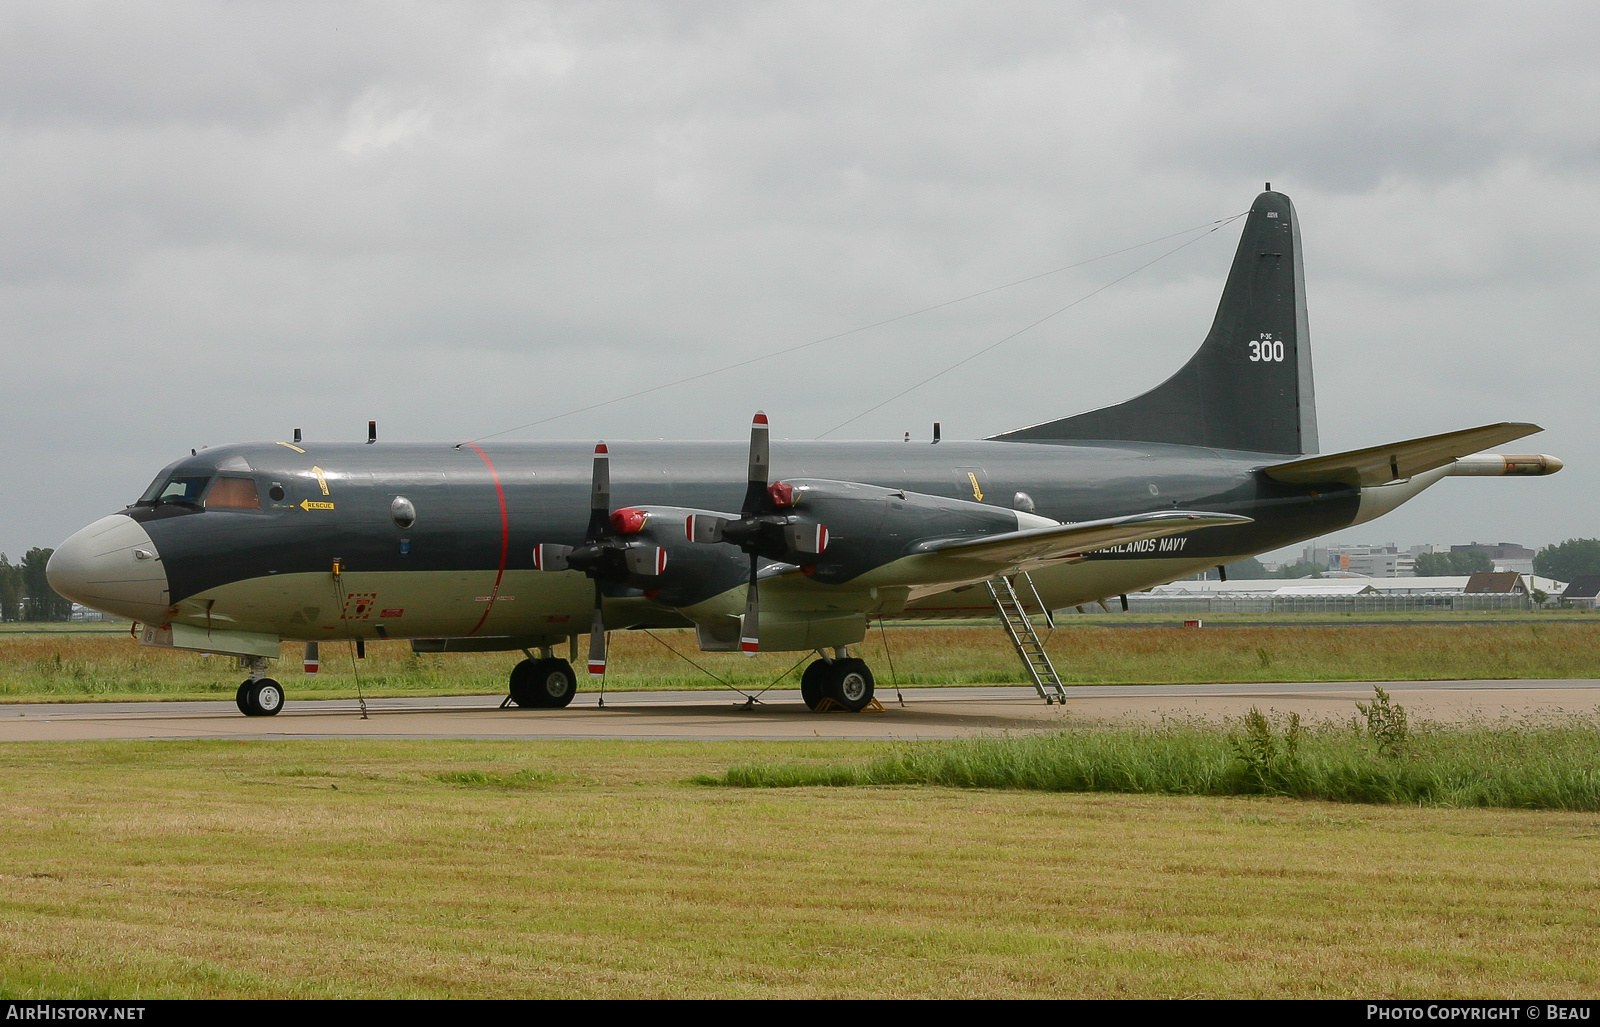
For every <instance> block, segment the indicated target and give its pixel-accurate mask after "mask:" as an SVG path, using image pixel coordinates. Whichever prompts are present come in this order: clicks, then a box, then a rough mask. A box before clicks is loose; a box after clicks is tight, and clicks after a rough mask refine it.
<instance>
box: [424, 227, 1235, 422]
mask: <svg viewBox="0 0 1600 1027" xmlns="http://www.w3.org/2000/svg"><path fill="white" fill-rule="evenodd" d="M1245 213H1249V212H1248V211H1246V212H1245ZM1243 216H1244V215H1243V214H1235V215H1233V217H1228V218H1223V219H1222V220H1220V221H1208V222H1206V223H1205V224H1203V225H1195V226H1194V227H1193V228H1185V229H1184V230H1182V231H1181V232H1171V233H1168V234H1167V235H1162V236H1157V237H1156V238H1154V239H1146V240H1145V241H1144V242H1141V243H1134V244H1133V245H1132V246H1124V247H1122V248H1121V249H1120V250H1112V251H1111V252H1110V253H1102V254H1100V255H1099V256H1097V257H1089V258H1088V259H1086V260H1080V261H1077V262H1076V263H1072V264H1065V265H1063V266H1061V267H1058V268H1052V269H1050V270H1049V271H1041V272H1039V273H1038V274H1035V275H1029V276H1028V277H1026V278H1018V279H1017V280H1016V281H1014V282H1006V283H1005V284H1004V285H994V286H990V287H989V288H987V289H980V290H978V291H977V292H971V293H967V294H966V295H965V296H957V297H956V298H955V299H950V300H944V301H943V302H940V303H935V304H933V305H931V306H927V307H919V308H918V309H916V310H911V311H907V312H906V313H904V314H896V315H895V316H894V317H886V318H884V319H883V320H881V321H874V322H872V323H871V324H865V325H861V326H859V327H856V328H851V329H849V330H848V331H843V332H837V333H835V334H833V335H825V336H823V337H822V338H820V339H812V340H811V341H810V342H802V343H800V344H798V345H795V346H789V347H787V348H785V349H779V350H773V351H772V352H771V353H764V354H762V355H761V356H759V357H748V358H746V359H744V360H738V361H735V362H734V363H731V364H724V365H722V366H721V367H714V368H712V369H711V370H709V371H702V372H700V373H699V374H692V375H689V376H688V377H687V378H678V379H675V380H673V381H670V382H664V383H662V384H660V385H652V386H651V387H650V388H648V389H640V390H639V391H637V392H630V393H628V394H626V395H623V396H614V397H612V398H611V399H603V400H601V401H600V402H598V403H590V404H588V405H586V406H581V407H574V408H572V409H571V410H564V411H562V412H561V413H559V414H551V415H550V416H549V417H541V418H539V419H538V420H537V421H529V422H528V423H527V424H519V425H517V426H516V427H515V428H505V429H502V430H501V431H497V432H490V433H489V434H487V435H480V436H478V437H477V438H475V439H472V440H471V442H482V441H483V440H485V439H494V438H499V437H500V436H501V435H509V434H511V433H512V432H514V431H522V430H523V429H524V428H534V427H537V426H538V425H541V424H549V423H550V422H551V421H559V420H561V419H562V418H563V417H571V416H572V415H574V414H582V413H587V412H588V411H590V410H598V409H600V408H601V407H607V406H610V405H612V404H613V403H622V402H625V401H627V400H630V399H638V398H639V397H640V396H648V395H650V394H651V393H652V392H660V391H662V390H663V389H671V388H675V387H676V386H679V385H687V384H689V383H690V382H697V381H699V380H701V379H702V378H710V377H711V376H712V375H718V374H722V373H723V372H725V371H735V370H738V369H739V368H741V367H749V366H750V365H751V364H758V363H760V362H761V361H763V360H771V359H773V358H774V357H781V356H787V355H788V354H790V353H798V352H800V351H801V350H803V349H810V348H811V347H812V346H820V345H822V344H823V343H825V342H833V341H834V340H835V339H843V338H846V337H847V336H851V335H859V334H860V333H861V332H867V331H871V330H872V329H874V328H881V327H883V326H884V325H887V324H894V323H895V322H896V321H904V320H906V319H907V318H911V317H916V316H918V315H919V314H927V313H930V312H932V311H935V310H942V309H943V308H945V307H951V306H954V305H956V304H957V303H965V302H967V301H968V300H975V299H977V298H979V297H980V296H988V295H990V294H991V293H996V292H1002V291H1004V290H1006V289H1013V288H1016V287H1017V286H1019V285H1026V284H1028V283H1029V282H1037V281H1038V280H1039V279H1041V278H1049V277H1050V276H1051V275H1059V274H1061V273H1062V272H1064V271H1071V270H1072V269H1073V268H1079V267H1084V266H1085V265H1088V264H1093V263H1096V262H1098V261H1102V260H1109V259H1110V258H1112V257H1116V256H1120V255H1121V254H1124V253H1131V252H1132V251H1134V250H1138V249H1143V248H1144V247H1146V246H1154V245H1155V244H1156V243H1160V242H1166V241H1167V240H1168V239H1176V238H1178V237H1179V236H1182V235H1188V234H1189V233H1191V232H1198V231H1200V230H1201V229H1209V230H1210V231H1208V232H1206V233H1205V234H1206V235H1209V234H1210V232H1214V231H1216V230H1217V229H1219V228H1221V227H1222V226H1223V225H1226V224H1227V223H1228V222H1230V221H1234V220H1236V219H1238V218H1241V217H1243ZM1204 237H1205V236H1204V235H1201V236H1197V237H1196V238H1197V239H1199V238H1204ZM1194 241H1195V240H1194V239H1191V240H1190V242H1194ZM1184 245H1185V246H1186V245H1188V243H1185V244H1184ZM1182 248H1183V247H1181V246H1180V247H1179V249H1182ZM1174 252H1176V251H1174ZM1169 255H1170V254H1162V256H1169ZM1156 259H1157V260H1159V259H1161V258H1160V257H1158V258H1156ZM1151 263H1154V261H1151ZM1145 266H1146V267H1148V266H1149V265H1148V264H1147V265H1145ZM1119 281H1120V279H1119ZM1112 284H1115V283H1112ZM1091 295H1093V294H1092V293H1091ZM1084 298H1085V299H1087V298H1088V297H1084ZM1058 313H1059V311H1058ZM1052 316H1053V315H1052ZM1029 327H1032V326H1031V325H1030V326H1029ZM1023 330H1024V331H1026V330H1027V329H1023ZM1001 341H1002V342H1004V341H1005V340H1004V339H1002V340H1001ZM874 409H876V408H874ZM870 412H871V411H868V413H870ZM863 416H864V415H863ZM849 423H850V422H849V421H846V422H845V424H849ZM840 427H843V425H840ZM829 430H830V431H832V430H835V429H829ZM823 434H824V435H826V434H827V432H824V433H823ZM818 438H821V436H818ZM471 442H463V443H458V444H457V445H456V448H457V449H460V448H461V447H462V446H464V445H470V444H471Z"/></svg>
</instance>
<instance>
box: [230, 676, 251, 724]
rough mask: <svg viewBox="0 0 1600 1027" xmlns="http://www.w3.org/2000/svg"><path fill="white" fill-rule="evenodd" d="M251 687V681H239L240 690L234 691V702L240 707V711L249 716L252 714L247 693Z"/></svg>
mask: <svg viewBox="0 0 1600 1027" xmlns="http://www.w3.org/2000/svg"><path fill="white" fill-rule="evenodd" d="M249 689H250V682H248V681H241V682H239V690H238V691H237V692H235V693H233V704H234V705H235V706H237V707H239V712H240V713H242V714H244V715H245V716H247V717H248V716H250V703H249V702H248V701H247V700H246V698H245V693H246V692H247V691H249Z"/></svg>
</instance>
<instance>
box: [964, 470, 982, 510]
mask: <svg viewBox="0 0 1600 1027" xmlns="http://www.w3.org/2000/svg"><path fill="white" fill-rule="evenodd" d="M967 480H968V481H970V482H972V498H973V499H976V500H977V501H978V502H980V503H981V502H983V492H982V491H980V490H979V489H978V476H977V475H976V474H974V473H973V472H971V471H968V472H967Z"/></svg>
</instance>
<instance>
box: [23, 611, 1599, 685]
mask: <svg viewBox="0 0 1600 1027" xmlns="http://www.w3.org/2000/svg"><path fill="white" fill-rule="evenodd" d="M887 635H888V640H889V652H888V653H887V654H886V653H885V651H884V635H883V634H882V633H880V632H879V631H877V630H873V631H871V632H870V633H869V634H868V636H867V640H866V643H865V644H864V645H862V646H860V647H858V650H857V651H858V653H859V655H862V656H864V657H865V658H866V659H867V661H868V662H869V663H870V664H871V665H872V667H873V668H874V672H875V673H876V674H877V676H878V680H879V684H880V686H889V685H891V684H892V683H893V682H894V681H896V680H898V682H899V683H900V684H905V685H946V684H951V685H960V684H997V683H1020V682H1021V681H1022V680H1023V679H1022V668H1021V665H1020V664H1019V662H1018V661H1017V658H1016V656H1015V654H1013V653H1012V651H1011V649H1010V646H1009V645H1008V643H1007V642H1006V640H1005V636H1004V635H1003V634H1002V632H1001V631H1000V629H999V628H998V627H997V626H995V625H976V624H974V625H956V626H904V627H893V626H891V627H890V628H889V629H888V631H887ZM669 647H670V648H669ZM1049 648H1050V652H1051V656H1052V659H1053V660H1054V661H1055V664H1056V668H1057V670H1058V671H1059V672H1060V673H1061V675H1062V678H1063V679H1064V680H1065V681H1067V682H1069V683H1074V684H1096V683H1135V682H1138V683H1145V682H1149V683H1161V682H1203V681H1230V682H1244V681H1341V680H1346V681H1348V680H1353V681H1364V680H1372V681H1395V680H1429V679H1456V678H1463V679H1472V678H1590V677H1600V618H1595V617H1551V618H1548V619H1539V618H1530V619H1527V620H1526V621H1512V622H1508V623H1487V622H1486V623H1482V624H1472V623H1468V624H1462V623H1432V622H1428V621H1415V620H1407V621H1405V622H1401V623H1382V622H1378V623H1361V624H1358V625H1354V624H1353V625H1349V626H1345V625H1330V624H1326V623H1314V624H1308V625H1305V626H1298V625H1296V626H1282V625H1252V624H1249V623H1239V624H1236V625H1235V626H1231V627H1228V628H1225V629H1217V630H1213V629H1211V628H1202V629H1199V630H1195V629H1185V628H1177V627H1161V626H1150V627H1118V628H1112V627H1107V626H1104V625H1103V624H1101V623H1096V622H1094V621H1090V620H1087V619H1086V620H1085V621H1083V622H1072V621H1068V622H1066V623H1065V624H1064V625H1063V626H1062V627H1061V628H1059V629H1058V630H1056V631H1055V632H1054V634H1053V635H1052V636H1051V638H1050V641H1049ZM673 650H676V651H677V654H675V653H674V652H673ZM367 653H368V658H367V659H366V660H365V661H363V662H361V663H360V664H359V673H360V679H361V684H362V687H363V689H365V690H366V691H367V693H368V694H376V695H396V696H402V695H461V694H496V693H502V692H504V691H505V687H506V675H507V673H508V672H509V670H510V668H511V665H512V664H513V663H514V662H516V661H517V660H518V659H521V656H520V655H518V654H511V653H485V654H446V655H417V654H414V653H412V652H411V650H410V647H409V646H408V645H407V644H406V643H404V642H375V643H372V644H369V645H368V647H367ZM678 654H681V655H678ZM284 657H285V658H284V659H283V660H281V661H279V663H278V664H277V665H276V666H275V668H274V669H273V672H272V673H273V676H274V677H276V678H277V679H278V680H280V681H282V682H283V684H284V686H285V688H286V689H287V690H288V692H289V695H290V696H291V697H292V698H319V697H322V698H333V697H342V696H350V695H354V694H355V678H354V677H353V671H354V670H355V669H356V668H357V666H358V665H357V664H356V663H355V661H354V658H353V654H352V652H351V647H350V646H349V645H348V644H346V643H330V644H327V645H324V646H323V647H322V672H321V673H320V674H318V675H317V676H316V677H314V678H308V677H306V676H305V675H304V674H303V673H302V671H301V659H300V657H301V650H300V647H299V646H298V645H296V644H292V643H291V644H286V645H285V646H284ZM684 657H687V658H688V659H689V660H693V661H694V663H697V664H699V665H700V666H701V667H704V668H706V670H708V671H710V672H711V673H713V674H715V675H717V676H718V677H721V678H723V679H724V680H726V681H728V682H731V683H732V684H735V685H738V686H739V687H741V688H760V687H763V686H765V685H767V684H770V683H771V682H773V681H775V680H777V679H779V678H780V677H782V676H783V675H784V674H785V673H786V672H788V671H789V670H790V669H791V668H794V667H795V666H796V664H797V662H800V661H801V660H802V654H800V653H771V654H763V655H761V656H759V657H757V658H754V659H746V658H744V657H739V656H733V655H727V654H706V653H700V652H698V651H697V650H696V648H695V645H694V637H693V634H692V633H691V632H687V631H663V632H655V633H652V634H646V633H644V632H638V631H622V632H615V633H613V635H612V652H611V671H610V676H609V677H608V678H607V681H606V687H608V688H612V689H618V690H622V689H637V688H724V687H726V686H725V685H724V684H722V683H721V682H719V681H717V680H716V679H715V678H713V677H711V676H710V675H708V674H707V673H705V672H703V671H701V670H699V669H697V668H696V667H694V666H692V665H691V664H690V663H689V662H686V660H685V658H684ZM806 658H809V657H806ZM242 679H243V674H242V673H241V672H240V671H239V670H238V669H237V668H236V667H235V665H234V661H233V660H232V659H229V658H224V657H210V658H207V657H203V656H200V655H199V654H196V653H189V652H177V651H172V650H159V649H147V648H142V647H140V646H138V645H137V644H135V643H134V641H133V640H132V639H130V638H129V637H128V636H127V634H126V631H125V629H124V630H123V631H112V632H95V631H88V632H79V633H63V632H55V633H27V634H25V633H20V632H8V633H0V702H23V701H27V702H37V701H81V700H84V699H108V700H109V699H138V698H153V699H197V698H219V697H224V696H231V695H232V694H233V691H234V689H235V688H236V687H237V686H238V684H239V682H240V681H241V680H242ZM794 682H795V678H794V677H793V676H790V677H788V678H787V679H786V681H785V682H784V683H785V685H786V686H787V687H793V686H794ZM579 686H580V688H583V689H592V688H593V687H594V686H593V685H592V684H591V683H590V681H589V679H587V678H583V679H582V680H580V682H579Z"/></svg>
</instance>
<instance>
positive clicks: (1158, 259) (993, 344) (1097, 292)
mask: <svg viewBox="0 0 1600 1027" xmlns="http://www.w3.org/2000/svg"><path fill="white" fill-rule="evenodd" d="M1248 213H1250V212H1249V211H1248V210H1247V211H1243V212H1241V213H1239V214H1235V215H1234V216H1233V217H1231V218H1224V219H1223V220H1221V221H1216V222H1213V223H1212V224H1211V227H1210V228H1208V229H1207V230H1206V231H1205V232H1202V233H1201V234H1199V235H1197V236H1195V237H1194V238H1193V239H1190V240H1189V241H1187V242H1184V243H1179V244H1178V245H1177V246H1174V247H1173V248H1172V249H1170V250H1168V251H1167V252H1165V253H1163V254H1162V255H1161V256H1159V257H1156V258H1155V259H1154V260H1147V261H1145V262H1144V263H1143V264H1140V265H1139V266H1138V267H1136V268H1134V269H1133V270H1132V271H1129V272H1128V273H1127V274H1125V275H1121V276H1120V277H1117V278H1113V279H1112V280H1111V281H1109V282H1107V283H1106V284H1104V285H1102V286H1100V288H1098V289H1095V290H1094V291H1093V292H1088V293H1085V294H1083V295H1082V296H1079V297H1078V298H1077V299H1075V300H1073V301H1072V302H1071V303H1068V304H1067V305H1066V306H1064V307H1059V308H1057V309H1055V310H1052V311H1051V312H1050V313H1048V314H1046V315H1045V316H1043V317H1041V318H1039V320H1037V321H1034V322H1031V323H1029V324H1025V325H1023V326H1022V327H1021V328H1018V329H1017V330H1016V331H1014V332H1012V333H1011V334H1010V335H1007V336H1006V337H1005V338H1003V339H1000V340H998V341H996V342H991V343H990V344H989V345H987V346H985V347H983V348H982V349H980V350H978V351H977V352H975V353H971V354H968V355H967V356H965V357H962V358H961V359H960V360H957V361H956V362H955V363H953V364H951V365H950V366H949V367H946V368H945V369H944V370H942V371H936V372H934V373H933V374H930V375H928V377H926V378H924V379H922V381H920V382H917V383H916V384H915V385H912V386H908V387H907V388H904V389H901V390H900V391H899V392H897V393H895V394H894V395H893V396H890V397H889V398H888V399H886V400H884V401H883V402H881V403H876V404H874V405H872V406H870V407H868V408H867V409H865V410H863V411H861V413H859V414H856V415H855V416H854V417H850V418H846V419H845V420H843V421H840V422H839V423H838V424H836V425H834V426H833V427H832V428H829V429H828V430H827V431H825V432H823V433H822V434H821V435H818V436H817V438H819V439H825V438H827V437H828V436H829V435H832V434H833V433H834V432H836V431H838V430H839V429H840V428H843V427H844V426H845V425H847V424H851V423H853V422H855V421H859V420H861V419H862V418H863V417H865V416H867V415H868V414H870V413H872V412H873V411H874V410H877V409H879V408H880V407H886V406H888V405H889V404H890V403H893V402H894V401H895V400H897V399H899V398H900V397H901V396H904V395H906V394H907V393H911V392H915V391H917V390H918V389H920V388H922V387H923V386H924V385H926V384H928V383H929V382H931V381H935V380H937V379H939V378H943V377H944V376H945V375H947V374H949V373H950V372H951V371H954V370H955V369H956V368H958V367H961V366H963V365H965V364H970V363H972V362H973V361H974V360H976V359H978V358H979V357H981V356H983V355H984V354H985V353H988V352H989V351H991V350H994V349H998V348H999V347H1001V346H1003V345H1005V344H1006V343H1008V342H1010V341H1011V340H1012V339H1015V338H1016V337H1017V336H1019V335H1022V334H1023V333H1025V332H1029V331H1032V330H1033V329H1035V328H1037V327H1039V326H1040V325H1042V324H1044V323H1045V322H1046V321H1049V320H1050V319H1051V318H1053V317H1057V316H1059V315H1061V314H1065V313H1066V312H1067V311H1069V310H1071V309H1072V308H1073V307H1075V306H1077V305H1078V304H1080V303H1083V302H1084V301H1086V300H1090V299H1093V298H1094V297H1096V296H1098V295H1100V294H1101V293H1103V292H1105V291H1106V290H1107V289H1109V288H1111V287H1112V286H1113V285H1116V284H1117V283H1118V282H1123V281H1127V280H1128V279H1129V278H1132V277H1133V276H1134V275H1136V274H1138V273H1139V272H1140V271H1143V270H1144V269H1145V268H1147V267H1149V266H1150V265H1152V264H1157V263H1160V262H1161V261H1163V260H1166V259H1167V258H1168V257H1170V256H1172V255H1173V254H1174V253H1177V252H1178V251H1179V250H1181V249H1184V248H1186V247H1189V246H1193V245H1194V244H1195V243H1197V242H1199V241H1200V240H1201V239H1204V238H1205V237H1206V236H1208V235H1210V234H1211V233H1212V232H1215V231H1216V230H1217V229H1219V228H1222V227H1223V226H1224V225H1226V224H1228V223H1229V222H1231V221H1237V220H1238V219H1240V218H1242V217H1244V216H1245V214H1248ZM1191 231H1192V229H1191ZM1178 234H1180V235H1181V234H1182V233H1178ZM1167 238H1169V239H1170V238H1172V236H1170V235H1169V236H1167ZM1123 252H1127V251H1125V250H1124V251H1123Z"/></svg>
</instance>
